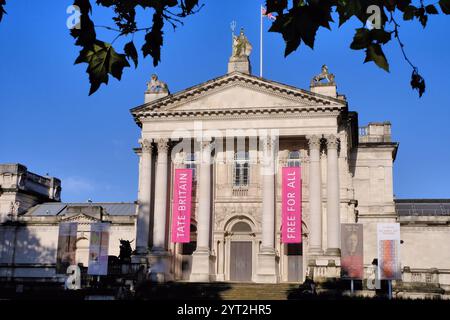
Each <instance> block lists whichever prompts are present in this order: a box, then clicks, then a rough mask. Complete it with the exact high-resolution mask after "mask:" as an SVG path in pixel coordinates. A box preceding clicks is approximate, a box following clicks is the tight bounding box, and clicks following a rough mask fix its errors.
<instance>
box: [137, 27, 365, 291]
mask: <svg viewBox="0 0 450 320" xmlns="http://www.w3.org/2000/svg"><path fill="white" fill-rule="evenodd" d="M241 36H242V35H241ZM244 37H245V36H244ZM250 48H251V47H250ZM246 52H247V53H249V50H246ZM242 54H246V53H242ZM235 55H236V51H233V56H232V58H231V59H230V61H233V63H230V64H229V65H228V73H227V74H226V75H224V76H221V77H219V78H216V79H213V80H210V81H208V82H205V83H203V84H200V85H198V86H194V87H192V88H188V89H186V90H184V91H181V92H178V93H175V94H169V90H168V87H167V85H166V84H165V83H162V82H160V81H159V80H158V78H157V77H156V76H153V78H152V82H151V84H149V88H148V90H147V91H146V94H145V95H146V97H145V101H146V103H145V104H144V105H142V106H139V107H137V108H134V109H132V110H131V112H132V114H133V116H134V118H135V120H136V123H137V124H138V125H139V126H140V127H141V128H142V136H141V140H140V143H141V148H139V149H137V153H138V155H139V156H140V161H139V163H140V170H139V172H140V174H139V177H140V179H139V194H138V197H139V199H138V204H139V214H138V222H137V233H138V234H137V253H138V254H137V256H136V257H135V262H142V263H144V262H148V263H149V264H150V267H151V273H152V274H153V275H152V278H153V279H154V280H155V281H167V280H169V279H174V280H189V281H200V282H204V281H253V282H263V283H277V282H281V281H294V280H295V281H301V280H303V279H304V277H305V275H306V274H307V273H309V274H310V275H312V276H314V277H316V278H317V277H319V276H323V277H335V276H336V272H337V271H336V270H337V269H336V268H338V267H339V264H340V261H339V260H340V259H339V258H340V234H339V232H340V223H341V222H342V214H341V211H342V210H344V211H345V212H344V213H345V214H344V217H345V219H348V217H354V216H355V212H354V199H352V197H351V196H349V194H348V193H347V191H348V190H351V185H350V184H349V182H348V181H349V180H350V179H349V175H350V173H349V163H348V161H347V153H348V151H349V150H350V148H352V146H353V144H354V143H355V141H354V138H353V136H354V132H355V130H357V128H356V122H355V119H354V115H353V114H352V113H350V112H349V111H348V107H347V102H346V100H345V98H344V97H343V96H340V95H338V94H337V93H336V84H335V82H334V76H333V75H332V74H329V73H328V69H327V68H326V67H325V69H324V68H323V69H322V73H321V74H320V75H319V76H317V77H314V79H313V81H312V83H311V87H310V91H306V90H302V89H298V88H295V87H292V86H288V85H284V84H281V83H276V82H273V81H269V80H266V79H264V78H259V77H255V76H253V75H251V73H250V71H251V70H250V61H249V59H248V57H237V56H235ZM236 61H239V64H238V65H236V63H235V62H236ZM244 69H245V70H244ZM322 79H326V80H327V81H326V82H325V83H324V82H322V81H321V80H322ZM161 83H162V84H163V85H161ZM161 88H162V89H161ZM285 166H300V167H301V170H302V199H301V203H302V211H303V219H302V226H303V228H302V229H303V232H302V240H303V241H302V244H295V245H288V244H283V243H281V240H280V239H281V231H280V230H281V228H282V225H281V168H282V167H285ZM175 168H191V169H194V171H193V172H194V174H193V175H194V178H193V192H192V219H191V222H190V224H191V227H190V229H191V243H189V244H186V243H173V241H172V237H171V235H170V227H169V226H170V223H171V219H172V218H173V217H172V216H173V205H172V203H173V194H172V192H173V176H174V170H175ZM343 191H344V192H343ZM343 193H344V194H343ZM330 270H331V271H330Z"/></svg>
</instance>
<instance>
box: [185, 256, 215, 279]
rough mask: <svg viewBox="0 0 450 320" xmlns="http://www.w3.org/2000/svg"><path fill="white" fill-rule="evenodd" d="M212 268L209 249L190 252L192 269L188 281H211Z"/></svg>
mask: <svg viewBox="0 0 450 320" xmlns="http://www.w3.org/2000/svg"><path fill="white" fill-rule="evenodd" d="M212 269H213V265H212V261H211V255H210V252H209V250H196V251H195V252H194V253H193V254H192V271H191V276H190V277H189V281H190V282H211V281H212V280H213V272H211V270H212Z"/></svg>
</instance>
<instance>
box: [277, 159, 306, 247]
mask: <svg viewBox="0 0 450 320" xmlns="http://www.w3.org/2000/svg"><path fill="white" fill-rule="evenodd" d="M281 201H282V202H281V211H282V229H281V235H282V242H283V243H301V242H302V179H301V169H300V167H284V168H282V188H281Z"/></svg>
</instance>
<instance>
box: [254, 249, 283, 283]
mask: <svg viewBox="0 0 450 320" xmlns="http://www.w3.org/2000/svg"><path fill="white" fill-rule="evenodd" d="M256 282H258V283H278V282H280V277H279V275H278V272H277V261H276V254H275V252H261V253H259V254H258V268H257V275H256Z"/></svg>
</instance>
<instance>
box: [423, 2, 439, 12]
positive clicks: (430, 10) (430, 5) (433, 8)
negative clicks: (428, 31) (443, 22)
mask: <svg viewBox="0 0 450 320" xmlns="http://www.w3.org/2000/svg"><path fill="white" fill-rule="evenodd" d="M425 11H426V13H428V14H439V12H438V11H437V9H436V7H435V6H434V5H432V4H429V5H428V6H426V7H425Z"/></svg>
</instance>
